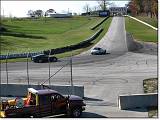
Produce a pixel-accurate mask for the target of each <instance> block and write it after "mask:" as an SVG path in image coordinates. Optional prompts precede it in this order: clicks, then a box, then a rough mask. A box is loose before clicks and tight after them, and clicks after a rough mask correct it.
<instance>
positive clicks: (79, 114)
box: [72, 108, 82, 117]
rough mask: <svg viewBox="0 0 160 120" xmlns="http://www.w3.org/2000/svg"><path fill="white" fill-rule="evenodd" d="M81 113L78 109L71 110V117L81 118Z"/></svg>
mask: <svg viewBox="0 0 160 120" xmlns="http://www.w3.org/2000/svg"><path fill="white" fill-rule="evenodd" d="M81 114H82V111H81V109H80V108H75V109H73V110H72V117H79V116H81Z"/></svg>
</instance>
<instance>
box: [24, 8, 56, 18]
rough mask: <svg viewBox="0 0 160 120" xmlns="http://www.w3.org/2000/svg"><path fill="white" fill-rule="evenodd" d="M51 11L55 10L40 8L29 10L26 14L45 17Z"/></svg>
mask: <svg viewBox="0 0 160 120" xmlns="http://www.w3.org/2000/svg"><path fill="white" fill-rule="evenodd" d="M51 13H56V11H55V10H54V9H48V10H47V11H43V10H40V9H39V10H35V11H33V10H29V11H28V13H27V15H28V16H29V17H42V16H44V17H46V16H48V15H49V14H51Z"/></svg>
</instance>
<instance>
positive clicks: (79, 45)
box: [0, 28, 103, 60]
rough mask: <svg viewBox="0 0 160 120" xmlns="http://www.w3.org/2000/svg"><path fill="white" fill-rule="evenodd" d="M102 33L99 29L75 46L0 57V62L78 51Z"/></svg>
mask: <svg viewBox="0 0 160 120" xmlns="http://www.w3.org/2000/svg"><path fill="white" fill-rule="evenodd" d="M102 31H103V29H102V28H100V29H99V30H98V31H97V32H96V33H95V34H94V35H92V36H91V37H89V38H88V39H86V40H84V41H82V42H80V43H78V44H75V45H69V46H66V47H61V48H55V49H51V50H44V51H41V52H33V53H21V54H8V55H0V60H4V59H14V58H27V56H28V57H32V56H34V55H38V54H42V53H44V54H47V55H49V53H50V52H51V53H50V55H53V54H59V53H64V52H67V51H71V50H75V49H79V48H82V47H84V46H86V45H89V44H90V42H92V41H93V40H95V39H96V38H97V37H98V36H99V34H100V33H101V32H102Z"/></svg>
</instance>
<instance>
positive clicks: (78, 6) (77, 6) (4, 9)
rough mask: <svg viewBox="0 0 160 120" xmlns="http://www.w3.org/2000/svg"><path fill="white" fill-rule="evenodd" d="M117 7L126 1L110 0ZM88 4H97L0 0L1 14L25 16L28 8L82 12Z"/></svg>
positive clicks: (95, 3) (94, 2)
mask: <svg viewBox="0 0 160 120" xmlns="http://www.w3.org/2000/svg"><path fill="white" fill-rule="evenodd" d="M110 2H113V3H114V4H115V5H116V6H118V7H123V6H125V4H126V3H128V1H126V0H125V1H115V0H114V1H112V0H111V1H110ZM86 4H89V6H90V7H91V8H92V7H94V6H98V2H97V1H73V0H72V1H42V0H41V1H31V0H30V1H19V0H17V1H13V0H12V1H3V0H2V1H1V15H4V16H6V17H26V16H27V12H28V10H37V9H41V10H43V11H46V10H48V9H54V10H55V11H56V12H57V13H65V12H68V10H69V12H72V13H78V14H80V13H82V12H84V9H83V7H84V6H85V5H86Z"/></svg>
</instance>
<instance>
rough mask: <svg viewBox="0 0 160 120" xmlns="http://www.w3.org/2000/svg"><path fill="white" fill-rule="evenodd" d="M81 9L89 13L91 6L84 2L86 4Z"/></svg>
mask: <svg viewBox="0 0 160 120" xmlns="http://www.w3.org/2000/svg"><path fill="white" fill-rule="evenodd" d="M83 10H84V11H85V12H86V13H87V14H89V12H90V11H91V8H90V6H89V4H86V5H85V6H84V7H83Z"/></svg>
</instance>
